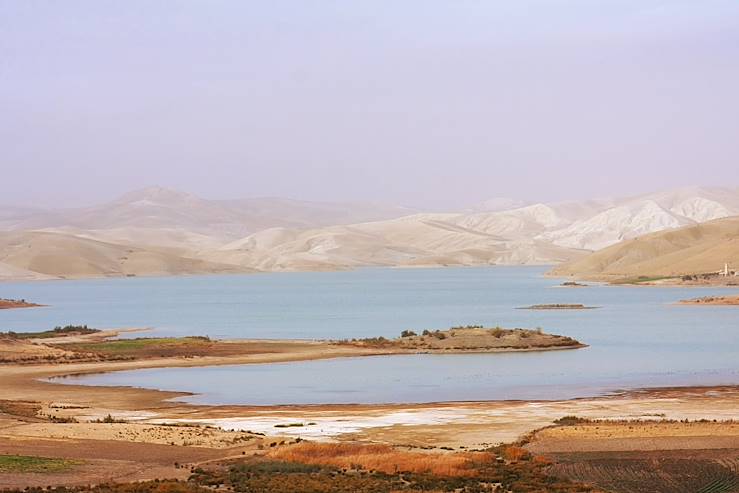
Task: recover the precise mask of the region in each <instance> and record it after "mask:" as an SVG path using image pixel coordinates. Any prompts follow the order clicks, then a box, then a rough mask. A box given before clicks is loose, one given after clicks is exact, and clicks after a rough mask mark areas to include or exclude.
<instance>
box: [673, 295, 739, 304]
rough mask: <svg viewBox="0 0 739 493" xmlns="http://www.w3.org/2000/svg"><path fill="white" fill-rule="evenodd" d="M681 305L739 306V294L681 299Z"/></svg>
mask: <svg viewBox="0 0 739 493" xmlns="http://www.w3.org/2000/svg"><path fill="white" fill-rule="evenodd" d="M678 304H679V305H727V306H728V305H733V306H739V295H738V296H703V297H702V298H693V299H689V300H680V301H679V302H678Z"/></svg>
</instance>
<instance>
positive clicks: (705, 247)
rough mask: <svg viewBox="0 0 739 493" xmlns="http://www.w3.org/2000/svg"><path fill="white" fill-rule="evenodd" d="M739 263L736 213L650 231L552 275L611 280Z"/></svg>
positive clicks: (709, 269) (710, 269) (692, 271)
mask: <svg viewBox="0 0 739 493" xmlns="http://www.w3.org/2000/svg"><path fill="white" fill-rule="evenodd" d="M725 262H728V263H729V264H730V265H732V266H739V216H733V217H728V218H723V219H717V220H714V221H709V222H706V223H703V224H697V225H692V226H688V227H684V228H680V229H675V230H670V231H662V232H658V233H651V234H648V235H644V236H641V237H639V238H635V239H632V240H627V241H624V242H622V243H619V244H617V245H613V246H610V247H608V248H605V249H603V250H600V251H597V252H595V253H593V254H590V255H588V256H587V257H584V258H582V259H580V260H576V261H574V262H570V263H566V264H563V265H560V266H558V267H556V268H555V269H553V270H552V272H551V274H553V275H562V276H575V277H580V278H584V279H594V280H613V279H618V278H630V277H638V276H650V277H651V276H672V275H683V274H700V273H707V272H715V271H718V270H720V269H721V268H723V266H724V263H725Z"/></svg>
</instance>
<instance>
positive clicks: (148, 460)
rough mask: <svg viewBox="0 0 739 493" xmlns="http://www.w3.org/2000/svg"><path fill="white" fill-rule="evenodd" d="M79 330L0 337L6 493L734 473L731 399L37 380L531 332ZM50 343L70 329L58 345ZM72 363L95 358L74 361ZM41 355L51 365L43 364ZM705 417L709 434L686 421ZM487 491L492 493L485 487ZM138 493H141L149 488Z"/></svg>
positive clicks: (473, 341)
mask: <svg viewBox="0 0 739 493" xmlns="http://www.w3.org/2000/svg"><path fill="white" fill-rule="evenodd" d="M75 329H76V328H60V330H58V331H56V332H57V334H54V332H55V331H48V333H44V334H45V336H44V337H41V338H29V339H23V338H22V337H25V335H20V336H18V335H17V337H21V338H15V339H13V338H9V337H7V336H6V337H3V338H2V339H1V340H0V347H5V351H6V354H11V353H14V352H15V351H16V350H17V349H18V348H24V349H23V351H25V352H26V354H30V355H33V354H36V355H37V356H38V359H37V360H36V361H29V360H26V362H25V363H24V364H18V363H11V362H8V363H5V364H3V365H2V366H0V370H1V371H0V396H2V399H3V400H0V488H23V487H26V486H34V485H36V486H45V485H52V484H64V485H87V484H96V483H101V482H110V481H117V482H128V481H140V480H153V479H159V480H163V479H171V480H178V481H180V482H179V483H172V487H173V488H174V487H177V488H183V489H182V490H181V491H183V492H185V491H187V492H191V491H192V492H194V491H200V490H198V489H197V488H200V487H201V486H208V485H214V484H224V485H227V486H228V485H230V486H229V487H231V488H234V489H235V490H237V491H264V492H267V491H275V492H276V491H337V492H338V491H422V490H423V491H429V490H432V491H470V492H473V491H505V490H496V489H494V488H497V486H495V484H497V483H501V484H503V485H507V486H506V488H508V489H513V491H555V492H556V491H559V492H575V491H581V492H587V491H593V492H594V491H614V492H620V491H637V490H634V489H633V488H632V489H624V488H621V486H619V485H617V487H615V488H614V487H613V486H612V484H615V483H618V481H617V478H619V477H620V476H619V474H622V473H624V472H623V471H622V469H617V468H616V469H614V468H613V467H612V468H611V469H609V468H608V467H610V466H609V464H611V463H612V460H611V456H610V455H608V454H617V455H616V456H613V457H622V456H624V454H626V455H628V454H631V455H632V456H633V457H636V458H637V459H638V461H641V462H638V464H642V465H640V466H639V467H637V466H633V467H632V468H631V469H628V470H627V471H626V473H629V474H631V473H632V472H633V471H636V472H637V473H638V474H646V473H647V472H648V471H649V470H648V468H647V467H646V466H645V464H648V462H644V461H645V460H646V459H644V458H645V457H646V458H647V459H648V458H649V457H652V455H650V454H660V455H658V457H657V458H658V459H659V461H661V462H660V464H664V468H665V470H666V471H667V472H664V471H663V472H662V475H661V476H660V477H670V476H669V474H667V473H668V472H669V471H670V470H672V471H673V473H672V474H673V476H675V475H677V474H678V472H680V469H679V468H678V469H674V468H673V469H669V468H670V467H673V466H675V467H677V466H679V464H680V463H679V462H675V463H674V464H673V462H670V461H674V460H678V459H677V458H678V457H683V456H685V454H686V453H688V454H692V455H689V456H690V457H697V455H696V454H698V455H700V457H702V458H701V460H704V459H705V461H707V462H705V463H704V462H696V461H693V462H694V463H695V464H697V465H696V466H695V467H698V468H699V470H698V472H701V471H702V472H701V474H702V475H698V476H697V477H698V479H694V483H691V484H698V483H700V484H701V485H702V484H703V483H701V481H704V480H705V481H708V480H711V481H713V480H714V479H715V480H717V481H719V482H720V484H721V485H726V484H731V483H730V482H731V481H733V480H734V479H733V478H735V475H736V474H735V473H736V468H735V464H736V458H737V456H736V454H735V451H736V449H739V444H738V443H737V441H738V439H739V431H738V430H737V425H736V424H735V423H734V422H732V421H731V420H737V419H739V388H736V387H715V388H705V389H701V388H696V389H689V388H686V389H661V390H650V391H641V392H629V393H623V394H619V395H612V396H608V397H597V398H591V399H575V400H569V401H542V402H521V401H510V402H467V403H430V404H416V405H401V404H398V405H327V406H274V407H254V406H199V405H189V404H185V403H182V402H177V401H173V400H171V399H172V398H173V397H178V396H182V395H184V394H182V393H176V392H164V391H158V390H146V389H138V388H128V387H90V386H79V385H60V384H59V383H56V382H54V381H49V380H47V379H49V378H51V377H57V376H62V375H72V374H81V373H90V372H101V371H115V370H121V369H135V368H151V367H168V366H201V365H210V364H232V363H243V364H248V363H265V362H276V361H294V360H300V359H313V358H328V357H339V356H356V355H362V354H394V353H395V352H398V351H399V352H419V351H422V352H426V351H442V352H444V351H450V350H454V348H458V350H459V351H466V350H469V351H472V350H475V351H477V350H480V349H481V348H484V349H486V350H491V351H500V350H505V349H504V348H509V349H511V348H513V350H516V348H518V349H524V347H523V344H526V345H531V344H532V343H537V341H538V343H543V341H547V343H548V344H552V343H556V344H561V343H562V341H561V338H559V336H548V337H554V338H555V339H546V337H547V335H546V334H540V333H539V332H538V331H522V330H521V329H511V330H506V329H481V328H479V327H465V328H455V329H450V330H449V331H439V332H438V333H437V332H428V333H427V334H425V335H424V334H421V335H413V334H412V333H411V332H406V333H404V336H405V337H400V338H398V339H395V340H392V341H387V340H385V341H384V342H383V341H379V342H378V340H376V339H369V340H362V341H341V342H320V341H318V342H312V341H211V340H209V339H207V338H182V339H169V338H140V339H122V340H117V339H113V340H111V339H109V337H111V336H113V335H115V334H116V332H115V331H112V332H91V333H87V334H84V333H80V332H82V330H81V329H80V331H75ZM87 330H90V331H91V330H94V329H87ZM59 331H66V332H65V333H64V335H61V336H59V335H58V332H59ZM440 334H443V335H444V337H443V338H442V337H441V335H440ZM524 334H527V335H526V336H525V337H524V336H523V335H524ZM514 336H515V337H514ZM539 338H541V339H539ZM514 339H515V341H516V342H515V343H514ZM521 341H525V343H524V342H521ZM554 347H558V346H556V345H555V346H554ZM449 348H452V349H449ZM529 349H530V348H529ZM34 351H35V352H36V353H34ZM69 354H76V355H79V354H83V355H85V357H86V358H90V360H86V361H75V360H74V359H73V358H69ZM47 358H52V361H55V362H54V363H51V364H50V363H47V362H44V361H45V360H46V359H47ZM54 358H59V359H58V360H54ZM58 362H64V364H58ZM564 416H578V417H579V418H578V419H576V420H574V422H575V425H571V424H569V422H567V420H564V421H559V420H560V418H562V417H564ZM704 418H705V419H709V420H714V419H715V420H717V421H716V423H713V422H712V421H711V422H710V423H704V422H700V423H695V421H696V420H700V419H704ZM596 420H597V421H596ZM601 420H609V421H613V422H614V423H617V424H611V423H609V424H608V425H605V424H601V423H600V421H601ZM626 420H629V421H626ZM630 420H638V421H640V422H641V421H644V420H649V421H648V422H645V423H640V424H634V423H632V422H630ZM679 420H690V423H684V422H683V423H681V422H679ZM556 423H560V424H559V425H557V427H556V428H553V427H552V426H554V425H555V424H556ZM606 426H609V428H607V429H606V428H605V427H606ZM630 427H631V428H630ZM542 428H544V429H543V430H542V431H540V432H538V433H534V434H533V435H532V432H533V431H535V430H537V429H542ZM229 430H233V431H229ZM519 440H522V441H521V442H519ZM511 442H514V444H513V445H504V444H506V443H508V444H510V443H511ZM501 444H503V445H501ZM522 445H525V447H524V448H521V446H522ZM686 451H688V452H686ZM592 454H596V456H593V455H592ZM604 454H605V455H604ZM644 454H647V455H644ZM670 454H672V455H670ZM732 454H733V455H732ZM732 457H733V458H732ZM637 459H635V460H637ZM618 460H621V459H618ZM3 461H5V463H6V464H5V465H4V462H3ZM13 461H16V462H17V461H21V463H22V464H24V465H22V466H19V465H18V464H17V463H13ZM23 461H42V464H41V465H39V464H36V463H35V462H31V463H30V464H26V462H23ZM732 461H734V462H732ZM8 462H10V464H7V463H8ZM47 463H48V464H47ZM44 464H46V465H44ZM629 464H631V463H629ZM635 464H636V463H635ZM638 464H637V465H638ZM732 464H734V466H732ZM676 465H677V466H676ZM606 466H608V467H606ZM731 467H734V469H731ZM4 468H5V469H4ZM13 468H15V469H13ZM634 468H636V469H634ZM694 469H695V468H694ZM691 470H693V469H691ZM727 470H728V471H729V472H727ZM603 471H605V472H606V473H608V474H610V475H606V476H604V474H605V473H604V472H603ZM640 471H641V472H640ZM731 471H733V472H731ZM694 472H695V471H694ZM626 473H624V474H626ZM681 474H682V473H681ZM696 474H697V473H696ZM732 474H733V475H734V476H732ZM604 477H606V478H616V479H615V480H613V479H608V480H606V479H603V478H604ZM675 477H677V476H675ZM188 478H189V479H190V481H189V482H182V481H184V480H186V479H188ZM716 478H717V479H716ZM609 481H610V482H609ZM650 481H653V482H654V484H655V485H656V486H655V489H653V490H650V491H659V492H662V491H665V492H667V491H681V490H669V489H664V488H662V486H660V485H661V484H662V483H659V484H658V482H657V480H651V479H650ZM695 481H697V483H695ZM722 481H723V482H722ZM481 482H482V483H481ZM483 483H484V484H487V486H485V488H488V489H479V488H481V486H479V485H480V484H483ZM488 483H489V484H488ZM147 484H149V483H144V484H143V485H142V486H139V487H138V488H140V490H139V491H148V490H146V489H145V488H146V487H147V486H146V485H147ZM587 484H595V486H587ZM619 484H620V483H619ZM623 484H626V485H628V484H630V483H627V482H626V483H623ZM239 485H241V486H239ZM430 485H433V487H432V486H430ZM537 485H538V486H537ZM603 485H608V488H606V487H605V486H603ZM722 487H723V486H722ZM141 488H144V489H141ZM460 488H467V489H461V490H460ZM476 488H477V489H476ZM619 488H620V489H619ZM660 488H662V489H660ZM80 491H88V490H87V489H85V488H83V489H82V490H80ZM106 491H107V490H106ZM157 491H158V490H157ZM203 491H205V490H203ZM694 491H698V490H694ZM716 491H732V490H730V489H718V490H716Z"/></svg>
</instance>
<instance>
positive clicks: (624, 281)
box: [612, 276, 675, 284]
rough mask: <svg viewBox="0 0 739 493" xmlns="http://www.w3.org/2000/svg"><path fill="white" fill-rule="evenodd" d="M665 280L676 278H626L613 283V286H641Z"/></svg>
mask: <svg viewBox="0 0 739 493" xmlns="http://www.w3.org/2000/svg"><path fill="white" fill-rule="evenodd" d="M665 279H675V276H638V277H625V278H623V279H618V280H616V281H613V282H612V284H641V283H645V282H654V281H664V280H665Z"/></svg>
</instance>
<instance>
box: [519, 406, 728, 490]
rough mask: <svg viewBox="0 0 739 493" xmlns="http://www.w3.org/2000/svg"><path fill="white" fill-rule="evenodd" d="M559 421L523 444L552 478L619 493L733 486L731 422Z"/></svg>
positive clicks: (536, 433)
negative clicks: (547, 464) (545, 463)
mask: <svg viewBox="0 0 739 493" xmlns="http://www.w3.org/2000/svg"><path fill="white" fill-rule="evenodd" d="M568 421H569V422H568ZM561 422H564V423H563V426H556V427H548V428H545V429H542V430H539V431H537V432H535V433H533V434H532V436H531V439H530V440H531V441H530V442H529V443H528V444H527V445H526V448H527V450H529V451H530V452H531V453H534V454H544V455H546V456H547V457H549V458H550V459H551V460H552V461H553V462H554V464H553V466H552V467H551V469H550V473H551V474H552V475H554V476H558V477H564V478H568V479H570V480H574V481H580V482H583V483H587V484H592V485H595V486H597V487H598V488H602V489H603V490H606V491H617V492H624V493H641V492H644V491H651V492H659V493H662V492H664V493H673V492H674V493H694V492H714V491H716V492H735V491H738V490H739V422H737V421H727V422H721V421H709V420H700V421H691V422H687V421H684V422H680V421H666V420H665V421H589V420H579V419H576V418H570V419H569V420H568V419H566V418H565V419H563V420H561Z"/></svg>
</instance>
